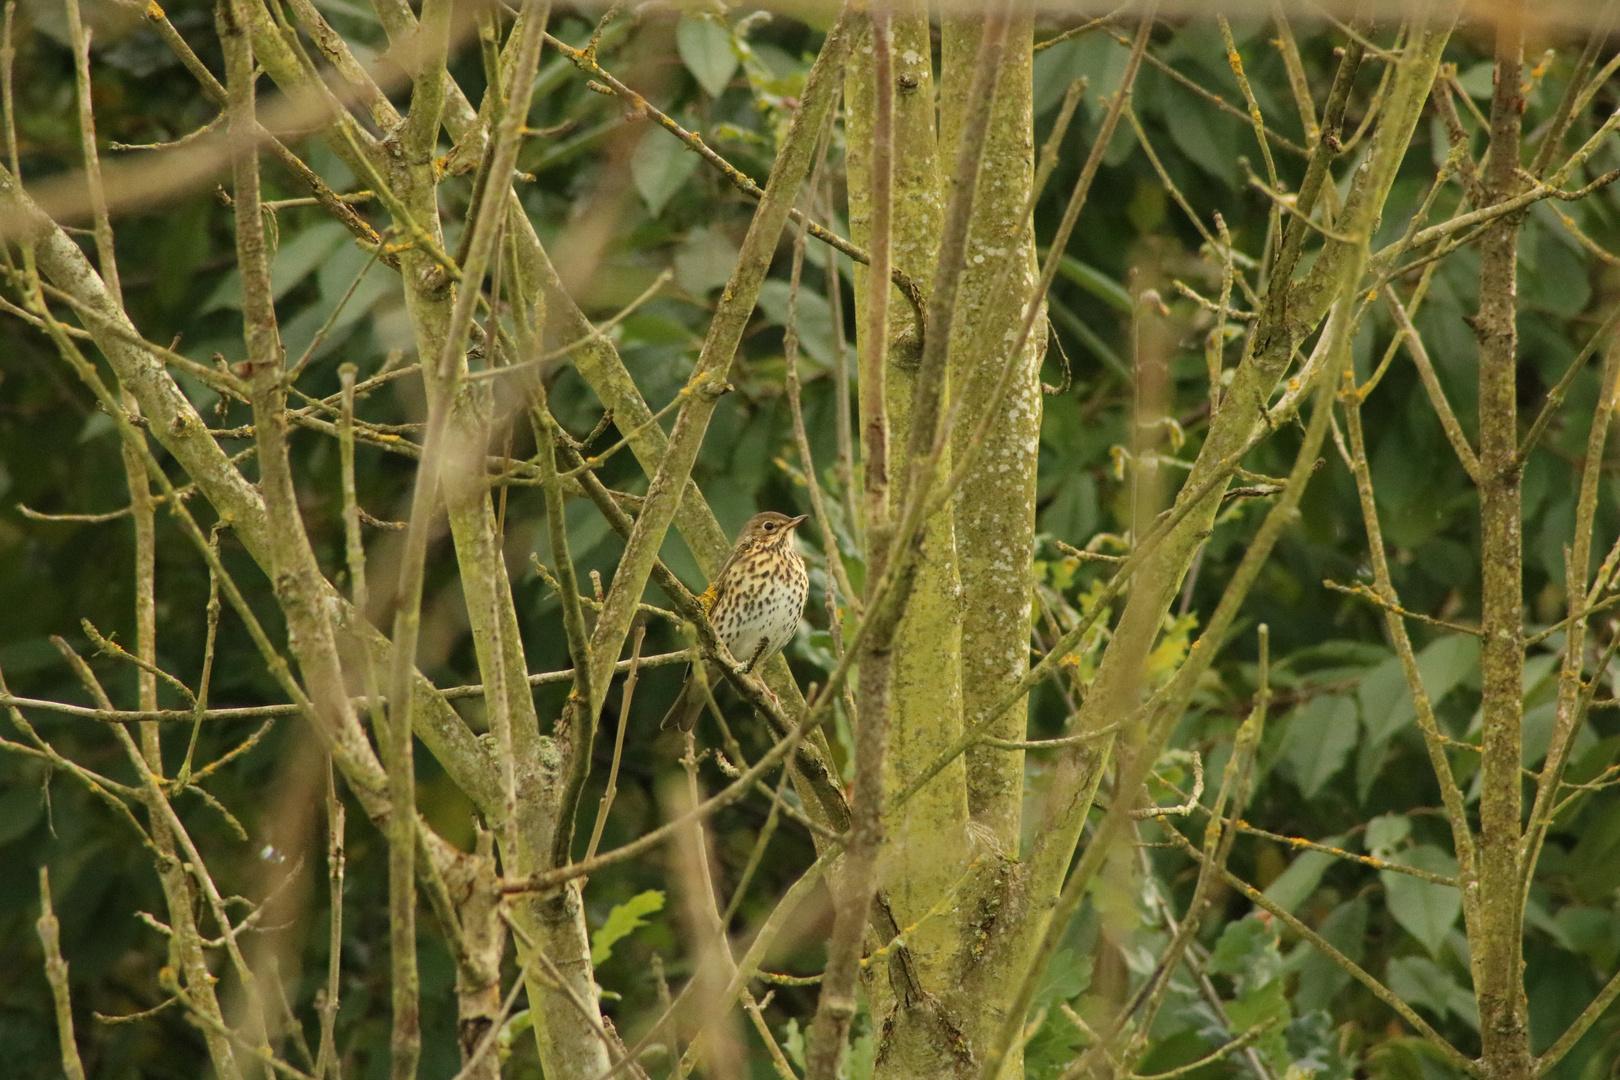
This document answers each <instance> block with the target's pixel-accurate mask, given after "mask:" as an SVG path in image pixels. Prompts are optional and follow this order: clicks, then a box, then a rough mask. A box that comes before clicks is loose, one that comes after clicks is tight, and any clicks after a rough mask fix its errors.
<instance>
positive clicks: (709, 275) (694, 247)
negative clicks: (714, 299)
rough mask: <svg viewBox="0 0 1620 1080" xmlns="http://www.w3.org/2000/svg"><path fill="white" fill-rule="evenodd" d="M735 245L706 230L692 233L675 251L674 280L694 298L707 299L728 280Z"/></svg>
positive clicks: (717, 233)
mask: <svg viewBox="0 0 1620 1080" xmlns="http://www.w3.org/2000/svg"><path fill="white" fill-rule="evenodd" d="M736 265H737V245H736V244H733V243H732V242H731V241H730V239H728V238H727V237H726V235H725V234H724V233H719V232H716V231H715V230H713V229H710V228H708V227H707V226H705V227H703V228H699V229H693V230H692V231H691V232H689V233H687V234H686V239H685V240H682V241H681V246H680V247H678V248H676V249H675V280H676V281H677V282H679V283H680V286H681V288H683V289H685V290H686V291H687V292H689V293H691V294H692V295H693V296H707V295H709V293H710V292H712V291H713V290H715V289H718V288H719V287H720V286H722V285H724V284H725V283H726V282H727V281H729V280H730V279H731V268H732V267H734V266H736Z"/></svg>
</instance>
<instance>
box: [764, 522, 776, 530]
mask: <svg viewBox="0 0 1620 1080" xmlns="http://www.w3.org/2000/svg"><path fill="white" fill-rule="evenodd" d="M774 528H776V522H774V521H767V522H766V523H765V531H766V532H770V531H771V530H772V529H774Z"/></svg>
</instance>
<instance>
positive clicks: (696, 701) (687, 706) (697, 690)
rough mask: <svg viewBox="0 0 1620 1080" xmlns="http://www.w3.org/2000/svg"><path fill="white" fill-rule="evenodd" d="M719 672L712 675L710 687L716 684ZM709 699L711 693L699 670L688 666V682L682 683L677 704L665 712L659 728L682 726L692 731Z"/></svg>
mask: <svg viewBox="0 0 1620 1080" xmlns="http://www.w3.org/2000/svg"><path fill="white" fill-rule="evenodd" d="M718 674H719V673H718V672H714V673H713V674H711V675H710V677H709V686H710V687H713V686H714V685H715V681H714V680H715V677H716V676H717V675H718ZM708 700H709V695H708V694H707V693H705V692H704V689H703V684H702V682H701V681H700V680H699V677H698V673H697V671H696V670H695V669H694V668H691V667H688V668H687V669H686V682H685V683H683V684H682V685H681V692H680V695H679V696H677V697H676V698H675V704H673V705H671V706H670V707H669V712H667V713H665V714H664V721H663V723H661V724H659V725H658V727H659V730H661V731H668V730H669V729H670V728H680V729H681V730H682V731H691V730H692V728H694V727H696V726H697V722H698V717H700V716H702V715H703V706H704V705H706V704H708Z"/></svg>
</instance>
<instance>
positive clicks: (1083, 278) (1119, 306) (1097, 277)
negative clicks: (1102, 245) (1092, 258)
mask: <svg viewBox="0 0 1620 1080" xmlns="http://www.w3.org/2000/svg"><path fill="white" fill-rule="evenodd" d="M1058 275H1059V276H1060V277H1063V278H1065V279H1066V280H1068V281H1072V282H1073V283H1074V284H1076V285H1078V286H1080V287H1081V288H1082V289H1084V290H1086V292H1088V293H1090V294H1091V295H1092V296H1095V297H1096V298H1097V299H1099V300H1101V301H1102V302H1103V303H1105V304H1107V305H1108V306H1109V307H1111V308H1113V309H1114V310H1115V311H1118V312H1119V313H1121V314H1123V315H1129V314H1130V313H1131V308H1132V306H1133V304H1132V301H1131V294H1130V293H1128V292H1126V291H1125V286H1123V285H1121V284H1120V283H1119V282H1117V281H1115V280H1114V279H1113V278H1111V277H1109V276H1108V275H1107V274H1105V273H1103V272H1102V271H1101V270H1099V269H1097V268H1096V267H1095V266H1092V265H1091V264H1090V263H1083V262H1081V261H1080V260H1079V259H1077V258H1075V257H1074V256H1073V255H1063V256H1061V257H1060V258H1059V259H1058Z"/></svg>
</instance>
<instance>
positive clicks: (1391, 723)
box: [1356, 634, 1479, 743]
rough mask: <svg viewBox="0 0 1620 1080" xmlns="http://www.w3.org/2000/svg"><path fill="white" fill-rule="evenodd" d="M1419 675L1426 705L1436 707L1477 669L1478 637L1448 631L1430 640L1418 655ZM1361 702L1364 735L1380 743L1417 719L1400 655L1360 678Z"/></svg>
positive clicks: (1358, 696)
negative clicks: (1364, 726) (1425, 696)
mask: <svg viewBox="0 0 1620 1080" xmlns="http://www.w3.org/2000/svg"><path fill="white" fill-rule="evenodd" d="M1417 666H1418V675H1419V677H1421V678H1422V680H1423V692H1424V694H1425V695H1427V697H1428V699H1429V704H1430V705H1432V706H1438V705H1439V704H1440V702H1441V701H1443V700H1444V699H1445V697H1446V695H1447V694H1449V693H1451V692H1452V691H1453V690H1455V689H1456V688H1457V686H1458V685H1459V684H1460V683H1461V682H1462V681H1463V679H1465V678H1466V677H1467V676H1468V675H1470V674H1471V673H1472V672H1474V671H1476V670H1478V668H1479V638H1477V637H1475V636H1474V635H1473V634H1448V635H1446V636H1445V637H1443V638H1439V639H1437V640H1435V641H1433V642H1430V643H1429V645H1428V647H1427V648H1425V649H1424V650H1423V651H1422V652H1420V653H1418V655H1417ZM1356 697H1357V699H1358V700H1359V701H1360V702H1361V719H1362V721H1363V722H1364V723H1365V724H1366V725H1367V737H1368V739H1369V740H1370V741H1372V742H1374V743H1380V742H1383V741H1384V740H1385V739H1388V738H1389V737H1390V736H1391V735H1394V734H1395V733H1396V732H1397V731H1399V730H1400V729H1401V728H1403V727H1405V726H1406V725H1407V724H1410V723H1411V722H1412V721H1414V720H1416V719H1417V706H1416V705H1415V704H1413V702H1412V695H1411V694H1410V693H1409V692H1408V690H1407V685H1406V676H1405V673H1404V672H1403V671H1402V670H1401V661H1400V658H1399V657H1394V656H1392V657H1390V658H1389V659H1388V660H1386V661H1384V662H1383V663H1382V664H1379V665H1378V666H1377V667H1376V668H1374V669H1373V670H1372V671H1370V672H1368V673H1367V676H1366V677H1365V678H1363V679H1362V680H1361V686H1360V688H1359V689H1358V690H1357V692H1356Z"/></svg>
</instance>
